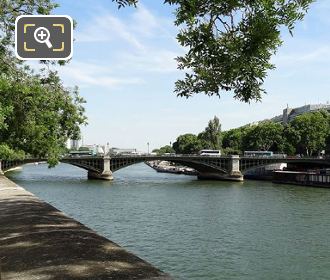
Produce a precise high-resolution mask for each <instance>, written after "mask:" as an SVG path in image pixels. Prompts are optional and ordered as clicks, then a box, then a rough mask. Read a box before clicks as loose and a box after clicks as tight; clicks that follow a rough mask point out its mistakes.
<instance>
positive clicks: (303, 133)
mask: <svg viewBox="0 0 330 280" xmlns="http://www.w3.org/2000/svg"><path fill="white" fill-rule="evenodd" d="M290 125H291V128H292V129H293V130H294V131H295V133H296V135H297V136H296V142H295V144H296V147H297V149H298V150H300V151H301V152H302V153H304V154H306V155H307V156H311V155H313V154H316V153H320V152H321V151H322V150H324V149H325V148H326V140H327V137H328V136H329V134H330V126H329V113H327V112H322V111H321V112H310V113H306V114H303V115H300V116H297V117H296V118H295V119H294V120H293V121H292V122H291V123H290Z"/></svg>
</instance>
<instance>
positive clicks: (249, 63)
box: [117, 0, 314, 102]
mask: <svg viewBox="0 0 330 280" xmlns="http://www.w3.org/2000/svg"><path fill="white" fill-rule="evenodd" d="M313 1H314V0H264V1H251V0H222V1H221V0H220V1H219V0H218V1H215V0H198V1H197V0H165V1H164V2H165V3H168V4H170V5H174V6H175V7H176V21H175V24H176V25H177V26H180V27H181V31H180V33H179V34H178V36H177V39H178V41H179V43H180V44H181V45H182V46H183V47H185V48H187V49H188V51H187V54H186V55H185V56H182V57H178V58H177V61H178V68H179V69H181V70H187V73H186V74H185V78H184V79H183V80H178V81H177V82H176V87H175V92H176V93H177V95H178V96H184V97H190V96H192V95H194V94H199V93H205V94H207V95H210V96H211V95H216V96H220V94H221V91H231V92H232V93H233V95H234V97H235V98H236V99H239V100H241V101H244V102H250V101H252V100H260V99H261V97H262V94H263V93H264V92H265V90H264V89H263V88H262V86H263V82H264V80H265V78H266V76H267V72H268V71H269V70H271V69H274V68H275V66H274V65H273V64H272V63H271V61H270V60H271V57H272V55H273V54H274V53H275V52H276V50H277V49H278V47H279V46H280V45H281V44H282V40H281V32H280V30H281V29H283V28H282V27H286V28H287V29H288V30H289V32H290V33H291V34H292V32H293V28H294V25H295V23H296V22H297V21H299V20H302V19H303V17H304V15H305V14H306V12H307V9H308V7H309V5H310V4H311V3H312V2H313ZM117 2H120V4H121V5H120V6H121V7H122V6H125V5H135V4H136V3H137V1H135V0H126V1H117Z"/></svg>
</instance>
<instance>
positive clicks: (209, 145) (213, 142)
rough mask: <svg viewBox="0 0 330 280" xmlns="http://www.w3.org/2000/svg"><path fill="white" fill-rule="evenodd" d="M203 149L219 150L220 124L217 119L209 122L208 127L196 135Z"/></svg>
mask: <svg viewBox="0 0 330 280" xmlns="http://www.w3.org/2000/svg"><path fill="white" fill-rule="evenodd" d="M198 138H199V139H200V140H201V141H202V144H203V145H202V146H203V148H204V149H212V150H219V149H220V148H221V124H220V120H219V118H218V117H216V116H215V117H214V118H213V120H210V121H209V123H208V126H207V127H206V128H205V130H204V131H203V132H201V133H200V134H199V135H198Z"/></svg>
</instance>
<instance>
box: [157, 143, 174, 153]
mask: <svg viewBox="0 0 330 280" xmlns="http://www.w3.org/2000/svg"><path fill="white" fill-rule="evenodd" d="M152 152H153V153H156V154H158V155H164V154H172V153H174V152H175V150H174V149H173V148H172V147H171V146H170V145H166V146H163V147H160V148H159V149H156V150H153V151H152Z"/></svg>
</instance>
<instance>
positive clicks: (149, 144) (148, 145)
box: [147, 142, 150, 155]
mask: <svg viewBox="0 0 330 280" xmlns="http://www.w3.org/2000/svg"><path fill="white" fill-rule="evenodd" d="M147 145H148V155H149V154H150V152H149V146H150V143H149V142H148V143H147Z"/></svg>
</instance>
